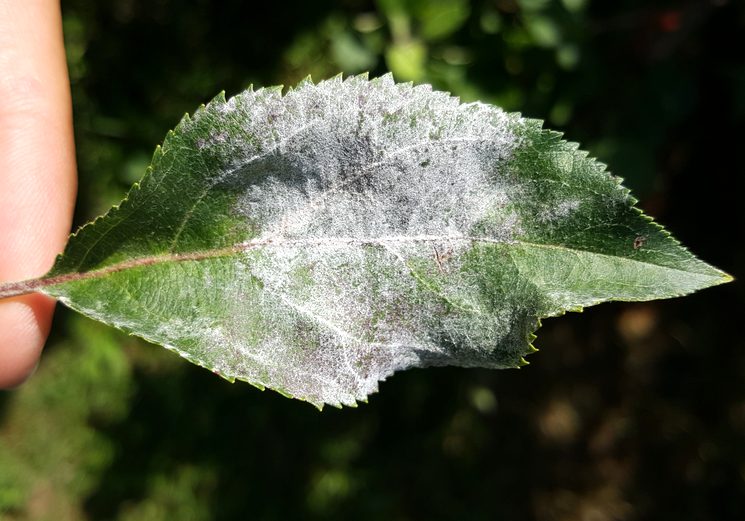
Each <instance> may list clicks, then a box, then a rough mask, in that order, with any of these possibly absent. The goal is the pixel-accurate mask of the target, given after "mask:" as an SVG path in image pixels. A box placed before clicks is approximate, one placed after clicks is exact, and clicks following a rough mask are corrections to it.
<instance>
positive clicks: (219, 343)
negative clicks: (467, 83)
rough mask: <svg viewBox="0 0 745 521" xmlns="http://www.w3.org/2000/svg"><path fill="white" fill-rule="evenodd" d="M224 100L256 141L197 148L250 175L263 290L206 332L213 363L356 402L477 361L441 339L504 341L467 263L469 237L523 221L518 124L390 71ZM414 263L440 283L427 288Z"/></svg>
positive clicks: (244, 207) (507, 235)
mask: <svg viewBox="0 0 745 521" xmlns="http://www.w3.org/2000/svg"><path fill="white" fill-rule="evenodd" d="M218 112H220V114H221V116H223V117H225V116H228V117H235V118H236V120H237V121H241V122H242V125H243V129H244V132H245V136H246V137H247V139H243V140H241V139H236V140H231V141H230V142H229V143H227V144H226V143H225V136H224V135H223V134H221V133H215V135H213V136H212V139H211V141H210V142H200V143H198V144H197V145H198V146H200V147H210V146H214V145H220V146H219V147H215V150H216V151H217V153H219V154H225V158H226V164H228V166H229V168H228V171H227V173H226V174H224V175H223V178H221V181H222V180H224V178H227V177H228V176H234V177H240V178H241V179H250V180H251V181H250V182H248V181H241V182H245V183H246V191H245V195H244V196H243V197H242V198H241V199H240V200H239V202H238V204H237V205H236V208H235V211H236V212H237V213H238V214H240V215H243V216H245V218H246V219H249V220H250V221H251V222H252V223H254V225H255V226H256V227H257V229H259V230H261V234H260V236H259V237H258V238H257V239H256V240H255V242H256V243H257V244H262V247H261V248H260V251H259V250H254V249H251V250H249V251H248V253H247V256H246V259H245V261H244V262H245V270H247V271H248V272H250V276H251V277H255V278H256V279H258V280H260V281H261V282H262V284H263V292H262V294H261V298H260V299H258V300H257V299H256V298H247V297H246V298H241V296H240V295H237V296H236V298H235V301H234V304H233V310H232V311H231V320H230V323H229V324H225V325H221V326H217V327H215V326H212V327H210V328H209V329H208V331H209V332H210V333H209V335H207V337H208V339H207V340H206V341H205V343H204V347H205V349H209V350H214V359H215V360H216V362H215V363H216V367H215V369H216V370H218V371H220V372H222V373H224V374H226V375H228V376H237V377H238V378H241V379H247V380H250V381H252V382H255V383H261V384H264V385H267V386H270V387H273V388H279V389H280V390H283V391H285V392H288V393H290V394H292V395H294V396H298V397H301V398H304V399H308V400H310V401H312V402H316V403H331V404H338V403H344V404H353V403H355V401H356V400H359V399H363V398H364V397H366V396H367V395H368V394H370V393H371V392H374V391H375V390H376V389H377V385H378V381H379V380H381V379H383V378H385V377H386V376H388V375H390V374H391V373H393V372H394V371H396V370H399V369H404V368H407V367H412V366H422V365H427V364H443V363H454V364H459V365H471V364H472V363H475V362H469V356H466V355H457V354H456V353H455V351H454V350H453V348H452V347H447V346H456V348H458V349H460V348H467V349H469V350H472V351H473V352H476V353H477V352H479V351H483V352H488V351H489V350H493V349H494V348H495V347H496V346H498V345H499V344H500V342H502V341H504V339H505V338H506V337H507V335H508V334H509V333H510V330H511V327H512V326H511V323H512V321H513V320H512V318H513V317H512V316H510V313H509V310H506V311H502V312H495V311H494V310H493V309H491V307H492V306H489V305H487V304H486V303H484V302H482V301H481V299H480V298H479V291H478V287H477V281H475V280H473V279H472V275H469V274H468V273H465V272H463V271H462V270H461V267H462V263H463V260H462V257H463V254H464V253H465V252H466V251H467V250H468V249H470V248H471V247H472V246H473V243H474V239H478V240H481V239H484V240H487V241H492V242H509V241H511V240H513V238H514V236H515V235H517V234H519V233H520V230H521V223H520V219H519V217H518V215H517V214H516V213H514V212H512V211H510V210H509V208H510V204H511V197H512V196H513V195H514V194H515V193H516V190H518V187H515V186H512V185H511V184H510V183H514V181H509V180H508V177H507V176H504V175H501V174H502V173H501V171H500V169H501V168H502V167H503V166H504V164H505V162H506V161H507V160H508V159H509V158H510V157H511V154H512V152H513V151H514V149H515V148H516V147H517V146H518V144H519V143H518V141H517V138H516V136H515V133H514V126H515V125H517V124H519V120H517V119H516V118H514V117H510V116H508V115H506V114H505V113H504V112H503V111H501V110H500V109H498V108H496V107H493V106H488V105H484V104H479V103H474V104H460V103H459V101H458V100H457V99H455V98H452V97H450V96H449V95H447V94H444V93H438V92H432V91H431V89H430V88H429V86H421V87H411V86H410V85H401V84H395V83H394V82H393V80H392V78H391V77H390V76H386V77H383V78H380V79H378V80H375V81H373V82H369V81H368V80H367V79H365V78H362V77H355V78H349V79H347V80H346V81H343V82H342V81H341V80H340V79H338V78H337V79H334V80H329V81H326V82H322V83H320V84H318V85H313V84H310V83H306V84H304V85H302V86H301V87H299V88H298V89H296V90H293V91H291V92H289V93H288V94H287V95H285V96H284V97H282V96H281V95H280V94H279V93H278V92H276V91H266V90H261V91H258V92H256V93H247V94H244V95H241V96H239V97H237V98H233V99H231V100H230V101H229V102H228V103H227V104H225V105H221V106H220V108H219V109H218ZM236 157H239V158H240V159H239V160H236V159H235V158H236ZM475 230H478V232H476V231H475ZM417 263H419V265H421V264H422V263H424V264H425V265H426V267H425V268H423V269H424V270H425V271H427V276H428V277H432V278H434V279H436V280H437V287H433V288H430V289H429V290H426V289H424V290H423V289H422V284H423V283H422V281H421V280H419V279H418V278H417V274H416V269H418V268H415V267H414V266H415V265H417ZM433 273H434V275H433ZM414 296H417V297H416V298H413V297H414ZM444 309H447V310H448V312H447V313H445V312H444V311H443V310H444ZM257 311H258V312H260V314H261V316H262V319H261V324H260V325H257V324H256V318H255V315H256V313H257ZM257 328H258V329H261V331H263V333H262V334H260V335H258V336H255V335H254V336H253V337H252V335H251V333H252V332H253V331H255V330H256V329H257ZM249 337H250V340H247V338H249ZM219 351H223V352H224V353H225V356H221V355H220V354H219ZM459 352H460V351H459ZM459 356H460V358H459Z"/></svg>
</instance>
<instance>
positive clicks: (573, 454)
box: [0, 0, 745, 521]
mask: <svg viewBox="0 0 745 521" xmlns="http://www.w3.org/2000/svg"><path fill="white" fill-rule="evenodd" d="M62 4H63V10H64V18H65V22H64V23H65V36H66V40H67V52H68V61H69V67H70V76H71V81H72V87H73V96H74V105H75V118H76V132H77V145H78V162H79V169H80V178H81V182H80V198H79V206H78V215H77V221H78V223H82V222H84V221H85V220H87V219H89V218H91V217H92V216H95V215H97V214H98V213H100V212H101V211H103V210H105V209H106V208H108V207H109V206H110V205H111V204H112V203H115V202H117V201H118V200H119V199H120V198H121V197H122V195H123V194H124V193H125V191H126V189H127V188H128V186H129V185H130V184H131V183H132V182H133V181H134V180H136V179H137V178H138V177H139V176H140V175H141V173H142V172H143V171H144V168H145V166H146V165H147V163H148V161H149V156H150V154H151V153H152V150H153V146H154V145H155V144H156V143H158V142H159V141H160V140H161V139H162V138H163V136H164V135H165V133H166V131H167V130H168V129H169V128H172V127H173V126H174V125H175V123H176V122H177V121H178V119H179V118H180V117H181V116H182V115H183V113H184V112H186V111H192V110H194V108H195V107H196V105H197V104H198V103H200V102H204V101H207V100H208V99H210V97H211V96H213V95H215V94H216V93H217V92H219V91H220V90H222V89H225V90H226V91H227V93H228V94H229V95H230V94H235V93H237V92H239V91H240V90H241V89H243V88H245V87H246V86H247V85H248V84H250V83H252V82H254V83H256V84H259V85H268V84H277V83H281V84H287V85H289V84H292V83H294V82H296V81H298V80H299V79H301V78H303V77H304V76H306V75H308V74H312V75H313V77H315V78H319V79H320V78H323V77H327V76H330V75H333V74H336V73H338V72H340V71H341V72H344V73H359V72H362V71H366V70H369V71H370V72H371V74H372V75H378V74H381V73H383V72H385V71H387V70H391V71H392V72H393V73H394V75H395V76H396V77H397V78H398V79H400V80H412V81H415V82H430V83H432V84H434V85H435V86H436V87H437V88H439V89H444V90H450V91H452V92H453V93H455V94H457V95H459V96H461V97H462V98H463V99H464V100H469V101H470V100H476V99H478V100H482V101H487V102H492V103H496V104H499V105H501V106H503V107H504V108H506V109H508V110H519V111H521V112H523V113H524V114H525V115H527V116H531V117H538V118H543V119H546V120H547V125H548V126H551V127H553V128H558V129H560V130H565V131H566V133H567V136H568V137H569V138H570V139H572V140H576V141H579V142H581V143H582V146H583V148H586V149H588V150H590V152H591V153H592V154H593V155H595V156H597V157H599V158H600V159H601V160H603V161H605V162H607V163H608V164H610V165H611V167H612V171H613V172H614V173H615V174H618V175H621V176H623V177H625V178H626V179H627V184H628V185H629V186H630V187H631V188H632V189H633V190H634V192H635V193H636V194H637V196H638V197H640V198H641V200H642V203H641V204H642V205H643V206H644V207H645V209H646V210H648V211H649V212H650V213H652V214H653V215H656V216H658V217H659V218H660V220H661V221H662V222H663V223H665V224H666V225H668V227H669V228H670V229H671V230H672V231H673V232H674V233H675V234H676V235H677V236H679V237H680V238H681V239H682V240H683V242H684V243H686V244H687V245H689V246H690V247H691V248H692V249H693V250H694V251H696V252H697V253H699V254H700V255H701V256H702V257H703V258H704V259H706V260H707V261H710V262H712V263H713V264H715V265H717V266H719V267H721V268H723V269H726V270H727V271H729V272H730V273H733V274H734V275H735V276H736V277H737V276H740V277H742V276H745V270H743V267H744V266H745V237H743V235H744V234H743V231H744V230H745V214H743V212H742V211H741V210H740V203H741V194H742V193H743V180H742V178H743V175H742V174H743V168H742V164H741V161H740V158H739V155H738V151H739V150H740V149H741V143H740V140H741V136H742V128H743V123H745V94H743V93H745V58H744V57H743V54H742V52H741V49H744V48H745V41H744V40H745V31H744V29H745V7H744V6H743V4H742V3H739V2H734V1H730V2H728V1H726V0H686V1H678V2H674V1H663V2H655V3H650V2H642V1H639V0H619V1H617V2H601V1H600V0H595V1H593V2H590V1H589V0H473V1H467V0H442V1H438V2H430V1H426V0H379V1H378V2H371V1H363V0H340V1H338V2H332V1H330V0H328V1H323V0H321V1H314V2H308V1H303V0H284V1H280V2H267V3H262V4H261V8H260V9H258V8H257V7H256V4H254V3H251V2H240V1H231V0H223V1H221V2H209V1H208V0H180V1H176V0H148V1H145V0H110V1H108V2H95V1H93V0H64V1H63V2H62ZM744 304H745V291H744V290H743V286H742V284H739V283H735V284H732V285H729V287H724V288H716V289H713V290H708V291H705V292H703V293H700V294H697V295H694V296H691V297H687V298H685V299H681V300H675V301H668V302H657V303H651V304H634V305H622V304H615V305H605V306H601V307H599V308H593V309H592V310H589V311H588V312H586V313H585V314H584V315H582V316H576V315H575V316H566V317H563V318H561V319H558V320H556V321H554V320H549V321H547V323H546V325H545V326H544V328H543V330H542V331H541V334H540V337H539V340H538V346H539V347H541V348H542V352H541V353H539V354H537V355H535V356H534V357H533V358H532V360H531V361H532V364H531V366H530V367H528V368H526V369H523V370H521V371H483V370H465V369H430V370H427V371H410V372H407V373H402V374H399V375H396V376H395V377H393V378H392V379H391V380H390V381H388V382H386V383H384V384H382V386H381V387H382V389H381V393H380V394H379V395H376V396H374V397H372V399H371V401H370V403H369V404H368V405H363V406H361V407H360V408H359V409H356V410H351V409H350V410H344V411H338V410H327V411H324V412H323V413H318V412H317V411H315V410H314V409H313V408H312V407H310V406H308V405H307V404H303V403H299V402H295V401H291V400H286V399H284V398H282V397H279V396H278V395H276V394H274V393H271V392H266V393H261V392H258V391H257V390H255V389H254V388H252V387H250V386H248V385H241V384H236V385H230V384H228V383H226V382H224V381H222V380H220V379H219V378H217V377H215V376H214V375H212V374H211V373H209V372H207V371H204V370H201V369H199V368H196V367H193V366H191V365H190V364H188V363H186V362H182V361H181V360H180V359H179V358H178V357H176V356H175V355H172V354H170V353H168V352H166V351H165V350H162V349H160V348H155V347H152V346H149V345H147V344H145V343H144V342H141V341H139V340H137V339H135V338H132V337H127V336H125V335H123V334H121V333H119V332H117V331H115V330H113V329H110V328H106V327H104V326H100V325H97V324H94V323H91V322H90V321H88V320H86V319H84V318H82V317H79V316H76V315H75V314H73V313H71V312H68V311H65V310H60V312H59V313H58V315H57V318H56V324H55V327H54V333H53V336H52V338H51V339H50V342H49V347H48V350H47V353H46V354H45V356H44V358H43V359H42V363H41V366H40V369H39V371H38V373H37V374H36V375H35V376H34V377H33V379H32V380H31V381H29V382H28V383H27V384H25V385H24V386H23V387H21V388H20V389H18V390H15V391H11V392H6V393H3V394H0V519H3V520H6V519H7V520H46V519H50V520H51V519H54V520H55V521H65V520H77V519H117V520H145V521H149V520H167V519H168V520H170V519H179V520H207V519H220V520H221V519H243V518H246V517H249V516H251V517H255V518H258V519H269V520H271V519H329V518H332V519H348V518H354V519H401V520H403V519H469V520H479V519H539V520H546V521H552V520H556V521H560V520H576V519H579V520H593V521H595V520H598V521H604V520H627V519H629V520H631V519H656V520H667V519H670V520H676V521H679V520H684V519H690V520H715V519H716V520H725V519H726V520H729V519H732V520H735V519H745V342H744V341H743V340H742V335H740V332H739V330H737V329H736V327H733V325H734V326H736V324H737V323H738V320H739V319H740V315H741V312H742V310H743V309H744V307H743V305H744Z"/></svg>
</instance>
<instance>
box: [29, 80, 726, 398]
mask: <svg viewBox="0 0 745 521" xmlns="http://www.w3.org/2000/svg"><path fill="white" fill-rule="evenodd" d="M634 203H635V200H634V199H633V198H632V197H631V196H630V195H629V193H628V191H627V190H626V189H625V188H624V187H622V186H621V185H620V180H619V179H618V178H615V177H613V176H611V175H609V174H608V173H607V172H606V171H605V167H604V166H603V165H601V164H599V163H597V162H595V161H594V160H592V159H588V158H587V157H586V154H585V153H584V152H581V151H579V150H578V149H577V146H576V145H575V144H573V143H568V142H566V141H562V140H561V137H560V135H559V134H558V133H556V132H552V131H549V130H542V128H541V123H540V122H539V121H536V120H529V119H524V118H521V117H520V116H519V115H517V114H507V113H505V112H503V111H502V110H500V109H499V108H496V107H493V106H489V105H485V104H482V103H469V104H461V103H460V102H459V101H458V100H457V99H456V98H453V97H451V96H449V95H448V94H445V93H441V92H433V91H432V90H431V88H430V87H429V86H426V85H422V86H417V87H413V86H412V85H410V84H396V83H394V81H393V80H392V78H391V76H384V77H382V78H378V79H374V80H372V81H368V79H367V77H365V76H357V77H351V78H347V79H346V80H344V81H342V79H341V77H336V78H333V79H331V80H327V81H324V82H321V83H319V84H317V85H316V84H313V83H311V82H310V81H305V82H303V83H301V84H300V85H298V86H297V87H296V88H295V89H292V90H290V91H289V92H288V93H286V94H285V95H284V96H283V95H282V93H281V89H279V88H270V89H260V90H257V91H252V90H249V91H247V92H244V93H242V94H240V95H238V96H236V97H234V98H231V99H230V100H227V101H226V100H225V99H224V96H222V95H221V96H218V97H217V98H216V99H215V100H213V101H212V102H211V103H210V104H209V105H207V106H206V107H202V108H200V109H199V110H198V111H197V112H196V113H195V114H194V115H193V116H192V117H188V116H186V117H184V119H183V120H182V121H181V122H180V123H179V125H178V126H177V127H176V129H175V130H174V131H172V132H169V134H168V135H167V136H166V139H165V141H164V143H163V146H162V147H160V148H158V149H156V152H155V155H154V157H153V160H152V164H151V166H150V167H149V168H148V170H147V173H146V174H145V177H144V178H143V179H142V181H141V182H140V183H138V184H136V185H135V186H134V187H133V188H132V190H131V191H130V193H129V194H128V195H127V198H126V199H125V200H124V201H123V202H122V203H121V204H120V205H119V206H118V207H115V208H113V209H112V210H111V211H109V212H108V213H107V214H106V215H105V216H103V217H101V218H99V219H97V220H96V221H95V222H93V223H91V224H88V225H86V226H84V227H83V228H81V229H80V230H79V231H78V232H77V233H76V234H75V235H74V236H73V237H72V238H71V239H70V242H69V244H68V246H67V248H66V249H65V252H64V254H63V255H62V256H60V257H59V258H58V260H57V263H56V265H55V266H54V268H53V269H52V271H51V272H50V273H49V274H48V275H47V276H46V278H44V279H42V282H40V283H39V285H40V287H41V288H42V289H43V291H44V292H46V293H48V294H49V295H52V296H55V297H58V298H59V299H60V300H61V301H62V302H64V303H65V304H67V305H68V306H70V307H72V308H74V309H76V310H78V311H80V312H82V313H84V314H85V315H88V316H90V317H93V318H95V319H98V320H100V321H103V322H106V323H108V324H111V325H114V326H116V327H118V328H121V329H123V330H125V331H128V332H131V333H132V334H135V335H138V336H140V337H143V338H145V339H147V340H149V341H151V342H155V343H158V344H161V345H163V346H165V347H167V348H168V349H171V350H173V351H176V352H177V353H179V354H180V355H181V356H183V357H185V358H187V359H189V360H190V361H192V362H194V363H196V364H199V365H201V366H204V367H206V368H208V369H210V370H212V371H214V372H215V373H217V374H219V375H221V376H223V377H224V378H227V379H229V380H234V379H238V380H244V381H247V382H250V383H252V384H253V385H255V386H257V387H261V388H263V387H269V388H272V389H274V390H276V391H279V392H280V393H282V394H285V395H287V396H292V397H295V398H299V399H302V400H307V401H309V402H311V403H313V404H315V405H317V406H319V407H321V406H322V405H323V404H332V405H340V404H346V405H354V404H355V403H356V402H357V401H358V400H365V399H366V397H367V396H368V395H369V394H370V393H372V392H374V391H376V390H377V387H378V382H379V381H380V380H382V379H385V378H386V377H388V376H389V375H391V374H392V373H393V372H395V371H398V370H402V369H406V368H410V367H424V366H439V365H458V366H465V367H475V366H483V367H491V368H508V367H518V366H520V365H524V364H525V363H526V362H525V360H524V356H525V355H527V354H529V353H530V352H531V351H534V348H532V346H531V345H530V342H531V341H532V339H533V338H534V335H533V332H534V331H535V330H536V329H537V327H538V325H539V323H540V319H541V318H544V317H550V316H555V315H560V314H563V313H565V312H566V311H567V310H579V309H581V308H583V307H585V306H590V305H593V304H597V303H599V302H603V301H607V300H649V299H656V298H667V297H674V296H678V295H684V294H687V293H690V292H692V291H695V290H697V289H700V288H704V287H707V286H711V285H715V284H720V283H723V282H726V281H728V280H730V278H729V277H728V276H727V275H726V274H724V273H722V272H721V271H719V270H717V269H715V268H712V267H711V266H709V265H707V264H705V263H703V262H701V261H699V260H698V259H696V258H695V257H694V256H693V255H692V254H690V253H689V252H688V251H687V250H685V249H684V248H683V247H681V246H680V245H679V244H678V243H677V242H676V241H675V240H674V239H672V238H671V237H670V235H669V234H668V233H667V232H665V231H664V230H663V229H662V228H661V227H660V226H658V225H657V224H655V223H654V222H652V220H651V219H650V218H649V217H646V216H644V215H643V214H642V213H641V212H640V211H639V210H638V209H636V208H635V207H634Z"/></svg>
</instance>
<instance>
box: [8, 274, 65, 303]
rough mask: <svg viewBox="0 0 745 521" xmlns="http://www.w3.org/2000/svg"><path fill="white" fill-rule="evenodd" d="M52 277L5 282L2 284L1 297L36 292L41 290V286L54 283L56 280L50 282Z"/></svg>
mask: <svg viewBox="0 0 745 521" xmlns="http://www.w3.org/2000/svg"><path fill="white" fill-rule="evenodd" d="M50 280H51V279H44V278H39V279H31V280H22V281H20V282H5V283H2V284H0V299H4V298H11V297H19V296H21V295H28V294H29V293H34V292H36V291H38V290H39V288H43V287H44V286H47V285H49V284H53V283H54V282H49V281H50Z"/></svg>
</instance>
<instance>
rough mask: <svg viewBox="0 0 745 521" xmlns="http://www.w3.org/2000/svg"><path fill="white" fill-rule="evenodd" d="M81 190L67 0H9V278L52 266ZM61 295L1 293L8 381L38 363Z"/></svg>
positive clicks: (3, 228) (5, 90)
mask: <svg viewBox="0 0 745 521" xmlns="http://www.w3.org/2000/svg"><path fill="white" fill-rule="evenodd" d="M75 191H76V169H75V150H74V142H73V132H72V106H71V101H70V84H69V80H68V76H67V64H66V60H65V51H64V46H63V39H62V18H61V13H60V5H59V0H0V281H2V282H5V281H18V280H22V279H29V278H34V277H38V276H40V275H43V274H44V273H45V272H47V271H48V270H49V268H50V267H51V266H52V263H53V262H54V258H55V256H56V254H57V253H59V252H60V251H61V250H62V248H63V246H64V244H65V241H66V239H67V235H68V233H69V231H70V224H71V219H72V213H73V206H74V200H75ZM53 311H54V300H52V299H50V298H48V297H45V296H43V295H40V294H32V295H25V296H23V297H16V298H12V299H7V300H3V301H0V388H9V387H13V386H16V385H19V384H20V383H22V382H23V381H24V380H25V379H26V378H27V377H28V376H29V375H30V374H31V373H32V372H33V370H34V368H35V367H36V365H37V363H38V360H39V356H40V354H41V350H42V348H43V346H44V342H45V341H46V338H47V335H48V333H49V327H50V324H51V320H52V313H53Z"/></svg>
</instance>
